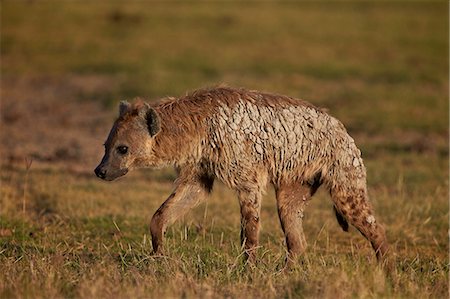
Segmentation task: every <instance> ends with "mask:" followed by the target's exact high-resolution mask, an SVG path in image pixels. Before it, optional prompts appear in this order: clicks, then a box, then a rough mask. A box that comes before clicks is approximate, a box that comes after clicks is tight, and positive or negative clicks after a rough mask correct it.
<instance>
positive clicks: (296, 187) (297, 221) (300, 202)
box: [275, 182, 319, 265]
mask: <svg viewBox="0 0 450 299" xmlns="http://www.w3.org/2000/svg"><path fill="white" fill-rule="evenodd" d="M318 187H319V186H315V185H310V184H307V183H299V182H295V183H291V184H283V185H281V186H278V187H277V188H276V189H275V192H276V197H277V208H278V216H279V218H280V223H281V228H282V229H283V232H284V235H285V238H286V246H287V249H288V256H287V264H288V265H290V264H292V263H293V262H295V260H296V258H297V257H299V256H300V255H301V254H302V253H303V252H304V251H305V249H306V246H307V243H306V238H305V234H304V232H303V213H304V209H305V207H306V205H307V202H308V201H309V200H310V199H311V196H312V195H313V194H314V193H315V191H316V190H317V188H318Z"/></svg>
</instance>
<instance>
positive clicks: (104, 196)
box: [0, 1, 449, 298]
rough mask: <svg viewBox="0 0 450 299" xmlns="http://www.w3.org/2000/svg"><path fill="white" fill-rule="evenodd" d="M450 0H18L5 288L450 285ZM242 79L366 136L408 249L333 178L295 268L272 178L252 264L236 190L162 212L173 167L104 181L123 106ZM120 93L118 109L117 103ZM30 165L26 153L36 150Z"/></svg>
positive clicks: (1, 256) (386, 216) (0, 205)
mask: <svg viewBox="0 0 450 299" xmlns="http://www.w3.org/2000/svg"><path fill="white" fill-rule="evenodd" d="M447 12H448V4H445V3H443V4H439V3H431V4H423V3H422V4H421V3H413V4H403V3H402V4H395V3H391V4H390V3H383V4H376V3H366V4H356V3H349V2H346V3H317V4H316V3H301V4H293V3H289V4H288V3H286V4H275V3H263V4H256V3H253V4H239V3H233V4H227V5H224V4H221V5H219V4H215V5H214V4H213V5H206V4H195V5H183V4H179V5H176V6H174V5H164V4H162V3H153V4H152V5H151V7H150V5H149V4H144V3H141V2H133V3H131V4H129V5H122V4H120V3H119V2H111V3H107V2H102V3H99V4H88V3H87V2H86V3H79V2H78V3H77V2H61V3H60V2H55V3H52V2H42V3H41V2H37V3H35V2H30V3H28V2H24V3H17V2H13V1H4V2H2V9H1V14H2V16H1V19H2V26H1V58H2V64H1V72H2V77H1V84H2V88H1V131H0V134H1V136H2V140H3V146H2V147H1V174H0V175H1V177H0V178H1V186H0V192H1V193H0V196H1V197H0V297H1V298H9V297H18V298H21V297H31V298H49V297H100V298H101V297H105V298H106V297H108V298H110V297H171V298H176V297H180V298H181V297H183V298H186V297H203V298H210V297H213V298H217V297H219V298H220V297H224V298H225V297H227V298H228V297H238V298H240V297H246V298H247V297H255V298H259V297H264V298H280V297H283V298H297V297H320V298H348V297H357V298H380V297H389V298H391V297H394V298H411V297H414V298H429V297H433V298H446V297H448V294H449V293H448V286H449V284H448V273H449V264H448V252H449V244H448V235H447V233H448V224H449V221H448V219H449V218H448V217H449V211H448V209H449V203H448V101H447V100H446V98H447V96H448V95H447V92H448V69H447V68H448V40H447V39H448V36H447V30H446V28H447V25H448V16H447ZM218 82H226V83H228V84H230V85H233V86H246V87H249V88H255V89H261V90H269V91H274V92H279V93H283V94H289V95H292V96H297V97H302V98H305V99H307V100H310V101H312V102H313V103H315V104H317V105H319V106H324V107H327V108H329V109H330V112H331V113H332V114H333V115H335V116H337V117H338V118H340V119H341V120H342V121H343V122H344V123H345V124H346V126H347V127H348V128H349V131H350V132H351V134H352V135H353V136H355V139H356V141H357V143H358V144H359V145H360V146H361V148H362V151H363V157H364V158H365V163H366V166H367V168H368V177H369V189H370V195H371V198H372V199H373V202H374V206H375V208H376V211H377V214H378V215H379V218H380V219H381V220H382V221H383V222H384V223H385V224H386V227H387V230H388V238H389V240H390V241H391V243H392V248H393V253H394V255H395V258H396V263H395V267H394V271H393V273H392V275H391V276H388V277H387V276H385V275H384V273H383V272H382V271H381V270H380V269H378V267H377V266H376V262H375V259H374V257H373V253H372V251H371V249H370V248H369V244H367V242H366V241H365V240H364V239H363V238H362V237H361V236H360V235H359V233H357V232H356V231H355V230H354V229H353V230H351V231H350V233H344V232H342V231H341V230H340V229H339V226H337V225H336V221H335V219H334V215H333V212H332V209H331V202H330V200H329V197H328V195H327V194H326V193H325V192H324V191H321V192H319V193H318V194H317V195H316V196H315V197H314V200H313V201H312V202H311V204H310V206H309V208H308V210H307V211H306V219H305V232H306V234H307V240H308V242H309V247H308V251H307V253H306V255H305V256H304V258H303V261H302V264H301V265H299V267H298V268H297V269H294V270H293V271H291V272H283V271H280V270H281V269H282V266H283V262H284V256H285V252H284V250H285V249H284V248H285V246H284V245H283V242H284V241H283V236H282V233H281V229H280V227H279V224H278V216H277V213H276V208H275V201H274V197H273V191H272V190H268V193H267V195H266V197H265V199H264V203H263V208H262V224H263V228H262V235H261V248H260V249H259V252H258V254H259V259H258V261H259V263H258V265H257V266H256V267H254V266H251V265H247V266H245V265H244V264H243V263H242V260H241V248H240V247H239V241H238V237H239V207H238V203H237V200H236V199H235V195H234V194H233V192H232V191H231V190H229V189H228V188H226V187H225V186H223V185H221V184H220V183H218V184H216V185H215V188H214V192H213V194H212V197H211V198H210V200H208V202H206V203H204V204H202V205H200V206H199V207H197V208H196V209H194V210H193V211H192V212H190V213H189V214H187V215H186V216H185V217H184V218H183V219H181V220H180V221H179V222H177V223H176V224H175V225H174V226H172V227H171V228H170V229H169V231H168V236H167V242H166V245H167V256H165V257H157V256H152V255H151V244H150V236H149V233H148V228H147V225H148V223H149V220H150V217H151V215H152V213H153V212H154V211H155V210H156V209H157V207H158V206H159V204H161V202H162V201H163V200H164V198H165V197H166V196H167V195H168V194H169V192H170V190H171V181H172V180H173V178H174V173H173V171H172V170H162V171H155V170H148V171H139V172H135V173H131V174H129V175H128V176H127V177H126V178H124V179H122V180H119V181H117V182H114V183H111V184H108V183H104V182H101V181H99V180H97V179H96V178H94V177H93V174H92V169H93V168H94V166H95V165H96V162H98V159H99V158H100V157H101V155H102V152H101V151H102V148H101V144H102V143H103V139H104V138H105V136H106V134H107V131H108V129H109V126H110V124H111V122H112V119H113V115H114V114H115V113H116V111H115V106H114V105H115V103H117V101H118V100H121V99H123V98H124V97H133V96H137V95H146V96H149V97H150V98H155V97H162V96H165V95H178V94H182V93H184V92H185V91H186V90H192V89H195V88H198V87H201V86H205V85H209V84H215V83H218ZM113 106H114V110H113V109H112V107H113ZM31 160H32V164H31V167H28V166H30V165H29V164H28V165H27V161H28V162H29V161H31Z"/></svg>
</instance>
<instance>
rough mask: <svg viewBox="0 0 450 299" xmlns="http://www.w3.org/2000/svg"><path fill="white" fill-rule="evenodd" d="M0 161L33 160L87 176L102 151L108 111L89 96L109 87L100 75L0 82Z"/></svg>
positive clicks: (110, 121) (35, 162)
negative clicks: (84, 98) (87, 97)
mask: <svg viewBox="0 0 450 299" xmlns="http://www.w3.org/2000/svg"><path fill="white" fill-rule="evenodd" d="M1 85H2V86H1V114H0V116H1V117H0V136H1V140H2V146H1V147H0V148H1V153H0V161H1V164H2V165H10V164H15V163H22V164H23V163H24V161H25V160H26V159H32V160H33V167H36V166H39V165H40V166H43V165H46V166H48V165H49V164H51V165H54V166H57V167H64V168H67V169H69V170H72V171H74V172H80V173H84V174H88V173H89V174H90V173H91V172H92V170H93V169H94V167H95V166H96V164H97V163H98V161H99V159H100V158H101V156H102V154H103V146H102V144H103V141H104V139H105V138H106V134H107V133H108V130H109V128H110V126H111V123H112V120H113V118H114V115H113V111H109V110H107V109H105V108H104V107H102V104H101V102H100V101H96V100H95V99H94V98H92V99H88V100H80V99H79V98H78V96H79V95H80V94H84V95H86V94H101V93H102V92H105V93H106V92H108V89H109V88H112V86H114V82H112V79H110V78H107V77H101V76H75V75H73V76H65V77H62V78H61V77H60V78H55V77H20V78H11V77H6V78H5V77H3V78H2V80H1Z"/></svg>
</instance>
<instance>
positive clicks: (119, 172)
mask: <svg viewBox="0 0 450 299" xmlns="http://www.w3.org/2000/svg"><path fill="white" fill-rule="evenodd" d="M94 172H95V175H96V176H98V177H99V178H101V179H102V180H105V181H113V180H115V179H117V178H119V177H121V176H124V175H126V174H127V173H128V168H124V169H114V168H111V167H107V166H105V165H104V164H100V165H98V166H97V168H95V170H94Z"/></svg>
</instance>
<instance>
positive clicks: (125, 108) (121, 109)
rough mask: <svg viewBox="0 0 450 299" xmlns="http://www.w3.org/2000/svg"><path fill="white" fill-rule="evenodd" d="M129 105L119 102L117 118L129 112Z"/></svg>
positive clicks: (125, 102)
mask: <svg viewBox="0 0 450 299" xmlns="http://www.w3.org/2000/svg"><path fill="white" fill-rule="evenodd" d="M130 107H131V104H130V103H128V102H127V101H120V104H119V117H120V116H122V115H124V114H125V113H126V112H127V111H128V110H130Z"/></svg>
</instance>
